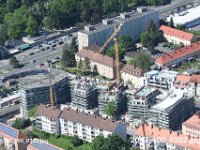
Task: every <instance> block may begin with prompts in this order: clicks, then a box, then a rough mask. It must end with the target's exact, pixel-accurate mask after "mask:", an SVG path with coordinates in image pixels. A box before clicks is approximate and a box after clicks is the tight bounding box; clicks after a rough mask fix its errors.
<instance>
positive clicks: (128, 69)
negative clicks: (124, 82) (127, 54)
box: [122, 64, 144, 77]
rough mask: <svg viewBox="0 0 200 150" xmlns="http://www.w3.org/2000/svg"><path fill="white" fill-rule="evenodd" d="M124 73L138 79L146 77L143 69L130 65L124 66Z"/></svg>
mask: <svg viewBox="0 0 200 150" xmlns="http://www.w3.org/2000/svg"><path fill="white" fill-rule="evenodd" d="M122 71H123V72H126V73H128V74H131V75H134V76H136V77H141V76H143V75H144V72H143V70H142V69H141V68H139V67H134V66H133V65H128V64H127V65H124V67H123V69H122Z"/></svg>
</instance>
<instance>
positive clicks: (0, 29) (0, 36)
mask: <svg viewBox="0 0 200 150" xmlns="http://www.w3.org/2000/svg"><path fill="white" fill-rule="evenodd" d="M6 31H7V28H6V26H5V25H4V24H0V46H4V42H5V41H6V39H7V32H6Z"/></svg>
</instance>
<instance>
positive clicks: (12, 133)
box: [0, 123, 18, 138]
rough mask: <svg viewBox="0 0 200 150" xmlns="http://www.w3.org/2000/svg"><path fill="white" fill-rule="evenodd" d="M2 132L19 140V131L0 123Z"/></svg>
mask: <svg viewBox="0 0 200 150" xmlns="http://www.w3.org/2000/svg"><path fill="white" fill-rule="evenodd" d="M0 132H3V133H5V134H7V135H9V136H11V137H13V138H17V135H18V131H17V130H14V129H13V128H10V127H8V126H6V125H5V124H3V123H0Z"/></svg>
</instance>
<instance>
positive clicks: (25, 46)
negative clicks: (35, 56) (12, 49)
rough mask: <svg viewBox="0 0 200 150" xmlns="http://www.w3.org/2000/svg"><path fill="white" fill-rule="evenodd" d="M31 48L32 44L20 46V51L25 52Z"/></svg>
mask: <svg viewBox="0 0 200 150" xmlns="http://www.w3.org/2000/svg"><path fill="white" fill-rule="evenodd" d="M29 48H31V46H30V44H22V45H20V47H19V50H20V51H24V50H26V49H29Z"/></svg>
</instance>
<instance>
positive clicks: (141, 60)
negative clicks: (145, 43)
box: [127, 53, 151, 71]
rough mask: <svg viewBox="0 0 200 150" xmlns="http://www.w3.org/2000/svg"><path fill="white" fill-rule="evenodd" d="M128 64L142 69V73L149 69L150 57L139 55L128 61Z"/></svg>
mask: <svg viewBox="0 0 200 150" xmlns="http://www.w3.org/2000/svg"><path fill="white" fill-rule="evenodd" d="M127 63H128V64H131V65H134V66H136V67H140V68H142V69H143V70H144V71H149V70H150V67H151V63H150V56H149V55H147V54H143V53H141V54H139V55H137V56H136V57H135V58H132V59H129V60H128V62H127Z"/></svg>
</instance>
